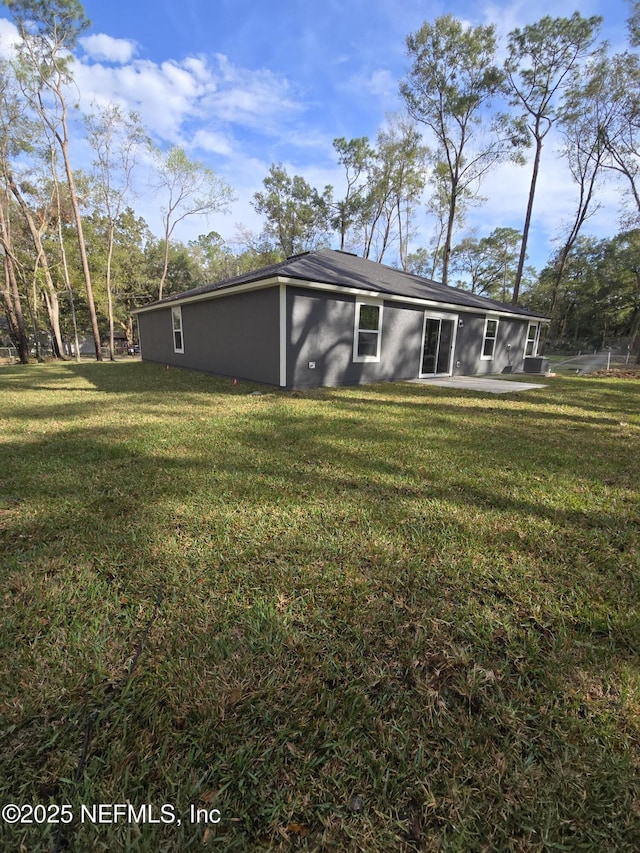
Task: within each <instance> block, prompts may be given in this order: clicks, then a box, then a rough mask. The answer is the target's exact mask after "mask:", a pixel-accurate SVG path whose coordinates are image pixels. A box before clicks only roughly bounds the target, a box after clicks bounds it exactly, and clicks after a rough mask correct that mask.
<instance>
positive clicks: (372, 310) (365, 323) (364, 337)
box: [353, 302, 382, 361]
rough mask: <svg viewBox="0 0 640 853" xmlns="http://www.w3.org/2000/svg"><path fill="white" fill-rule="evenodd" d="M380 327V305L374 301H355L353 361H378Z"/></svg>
mask: <svg viewBox="0 0 640 853" xmlns="http://www.w3.org/2000/svg"><path fill="white" fill-rule="evenodd" d="M381 327H382V305H380V304H378V303H374V302H356V325H355V333H354V339H353V360H354V361H380V329H381Z"/></svg>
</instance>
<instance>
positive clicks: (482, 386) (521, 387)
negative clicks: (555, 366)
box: [409, 376, 545, 394]
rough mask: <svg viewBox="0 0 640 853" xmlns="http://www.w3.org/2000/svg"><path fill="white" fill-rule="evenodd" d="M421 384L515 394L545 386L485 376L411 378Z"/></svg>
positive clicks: (489, 392)
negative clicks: (515, 392)
mask: <svg viewBox="0 0 640 853" xmlns="http://www.w3.org/2000/svg"><path fill="white" fill-rule="evenodd" d="M409 382H417V383H418V384H420V385H438V386H440V387H441V388H462V389H464V390H465V391H484V392H486V393H487V394H513V392H514V391H532V390H534V389H535V388H544V387H545V386H544V385H541V384H539V383H533V382H514V381H513V380H512V379H488V378H486V377H484V376H441V377H435V378H433V379H429V378H427V379H410V380H409Z"/></svg>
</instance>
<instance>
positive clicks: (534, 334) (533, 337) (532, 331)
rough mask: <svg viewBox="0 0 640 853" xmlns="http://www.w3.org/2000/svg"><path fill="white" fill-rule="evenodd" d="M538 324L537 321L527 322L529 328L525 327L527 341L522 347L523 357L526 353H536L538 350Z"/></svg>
mask: <svg viewBox="0 0 640 853" xmlns="http://www.w3.org/2000/svg"><path fill="white" fill-rule="evenodd" d="M539 329H540V326H539V325H538V323H529V328H528V329H527V343H526V346H525V348H524V355H525V358H526V357H527V356H528V355H536V353H537V352H538V331H539Z"/></svg>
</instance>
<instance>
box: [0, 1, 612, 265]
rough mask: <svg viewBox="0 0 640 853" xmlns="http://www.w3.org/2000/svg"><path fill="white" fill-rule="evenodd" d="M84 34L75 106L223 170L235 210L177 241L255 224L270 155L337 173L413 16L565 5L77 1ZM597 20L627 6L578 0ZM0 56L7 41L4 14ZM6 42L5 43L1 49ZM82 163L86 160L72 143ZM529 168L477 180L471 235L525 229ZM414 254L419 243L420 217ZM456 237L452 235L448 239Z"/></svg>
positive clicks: (560, 191) (555, 206)
mask: <svg viewBox="0 0 640 853" xmlns="http://www.w3.org/2000/svg"><path fill="white" fill-rule="evenodd" d="M84 8H85V11H86V14H87V16H88V17H89V18H90V19H91V21H92V26H91V28H90V30H88V31H87V33H86V35H85V37H84V38H83V40H82V43H81V47H80V49H79V50H78V52H77V59H78V62H77V64H76V72H75V77H76V81H77V85H78V89H79V92H80V99H81V104H82V106H83V108H85V109H90V107H91V104H92V103H96V104H106V103H107V102H108V101H110V100H115V101H118V102H120V103H122V104H123V105H125V106H127V107H132V108H134V109H136V110H137V111H138V112H139V113H140V115H141V118H142V119H143V122H144V124H145V126H146V127H147V129H148V131H149V132H150V133H151V135H152V136H153V139H154V141H155V142H156V144H158V145H161V146H169V145H172V144H179V145H181V146H183V147H184V148H185V149H186V150H187V152H188V154H189V155H190V156H191V157H192V158H194V159H197V160H200V161H202V162H204V163H206V164H207V165H208V166H210V167H211V168H213V169H214V170H215V171H216V172H218V173H219V174H221V175H222V176H224V177H225V178H226V179H227V181H228V182H229V183H230V184H231V186H232V187H233V188H234V190H235V193H236V195H237V201H236V202H235V203H234V204H233V207H232V210H231V213H230V214H228V215H226V216H214V217H211V218H210V219H209V220H208V221H195V220H191V221H186V222H185V223H184V224H183V225H182V226H181V227H179V228H178V229H177V231H176V237H177V238H178V239H182V240H185V241H186V240H189V239H193V238H194V237H196V236H197V235H198V234H201V233H205V232H207V231H209V230H212V229H215V230H217V231H219V232H220V233H221V234H222V236H223V237H225V239H227V240H229V241H233V240H234V238H235V237H236V236H237V225H243V226H244V227H246V228H249V229H251V230H253V231H259V230H260V228H261V220H260V218H259V217H258V216H257V214H256V213H255V212H254V211H253V208H252V207H251V204H250V201H251V197H252V195H253V193H254V192H255V191H256V190H259V189H261V188H262V187H261V185H262V180H263V178H264V177H265V176H266V174H267V171H268V169H269V166H270V165H271V163H272V162H282V163H284V164H285V166H286V168H287V170H288V171H289V172H290V173H292V174H301V175H303V176H304V177H305V178H306V179H307V180H308V181H309V182H310V183H312V184H313V185H315V186H317V187H318V188H319V189H321V188H322V187H324V185H325V184H328V183H330V184H333V185H334V186H335V187H336V191H337V192H338V193H339V192H340V190H341V186H342V175H341V171H340V169H339V168H338V166H337V164H336V162H335V155H334V151H333V148H332V141H333V139H334V138H335V137H337V136H345V137H347V138H352V137H356V136H365V135H366V136H369V137H371V138H375V134H376V132H377V130H378V128H379V127H380V126H381V125H382V124H383V123H384V120H385V115H386V114H388V113H394V112H397V111H399V110H401V108H402V103H401V100H400V98H399V95H398V84H399V81H400V80H401V79H402V77H403V76H404V74H405V73H406V71H407V68H408V60H407V57H406V54H405V37H406V35H407V34H408V33H410V32H413V31H415V30H416V29H418V28H419V27H420V25H421V24H422V22H423V21H425V20H428V21H433V20H434V19H435V18H436V17H437V16H438V15H440V14H444V13H451V14H453V15H455V16H457V17H459V18H461V19H463V20H465V21H468V22H469V23H471V24H474V25H476V24H487V23H492V24H495V25H496V28H497V31H498V34H499V35H506V34H507V33H508V32H509V31H510V30H511V29H513V28H514V27H516V26H523V25H525V24H527V23H532V22H534V21H536V20H538V19H539V18H540V17H542V16H543V15H546V14H550V15H552V16H557V15H570V14H571V13H572V12H573V11H574V10H575V8H576V3H575V1H574V2H564V0H556V2H541V3H535V2H534V3H532V2H528V3H525V2H514V3H503V2H487V3H482V2H480V3H467V2H450V3H447V4H444V3H438V2H423V0H415V1H414V2H408V0H323V2H321V3H319V2H315V0H280V2H274V0H180V2H178V0H129V2H123V0H108V2H104V0H87V2H85V3H84ZM580 12H581V13H582V14H583V15H591V14H601V15H603V16H604V18H605V22H604V26H603V30H602V32H603V35H604V36H605V37H606V38H608V39H609V41H610V42H611V44H612V47H613V48H614V49H624V47H625V46H626V26H625V20H626V18H627V16H628V14H629V6H628V4H627V3H626V2H620V0H611V2H608V3H604V2H601V0H598V2H596V0H590V2H583V3H581V4H580ZM0 18H4V19H5V20H1V19H0V50H2V49H5V50H6V44H7V41H8V39H9V38H10V35H11V25H10V24H9V22H8V21H7V20H6V19H7V18H9V13H8V10H6V9H5V8H4V7H2V8H1V9H0ZM3 45H4V46H5V47H4V48H3ZM554 148H555V143H554V140H553V139H550V140H549V144H548V145H547V147H546V148H545V151H544V154H543V172H542V176H541V180H540V188H539V194H538V196H537V198H536V205H535V209H534V227H533V233H532V241H531V251H530V260H531V262H532V263H534V264H535V265H537V266H539V267H540V266H542V265H543V264H544V263H545V261H546V260H547V258H548V256H549V254H550V252H551V250H552V240H553V238H554V237H557V236H558V235H559V234H560V233H561V230H562V223H563V222H564V221H566V219H567V217H568V216H569V215H570V212H571V207H572V198H573V194H572V193H573V187H572V184H571V180H570V178H569V176H568V175H567V174H566V170H565V169H564V168H563V167H562V164H561V163H560V161H559V159H558V157H557V156H556V152H555V150H554ZM74 155H75V157H76V162H77V165H78V166H83V165H85V163H84V160H86V162H87V163H88V161H89V159H90V158H89V152H88V150H86V149H83V146H82V145H81V144H79V145H77V146H76V149H75V152H74ZM529 178H530V168H529V166H525V167H516V166H505V167H503V168H501V169H500V170H499V171H497V172H495V173H493V174H492V176H491V177H490V178H489V179H488V180H487V181H486V182H485V184H484V186H483V187H482V194H483V195H484V196H485V197H486V199H487V200H486V202H485V203H484V204H483V205H482V206H481V207H479V208H478V209H477V210H475V211H473V213H472V216H471V217H470V218H469V220H468V226H469V228H475V229H476V234H477V236H483V235H484V234H487V233H489V232H490V231H491V230H493V228H495V227H498V226H512V227H515V228H521V226H522V220H523V218H524V210H525V204H526V193H527V190H528V183H529ZM139 189H140V196H139V197H138V198H137V199H135V201H134V206H135V207H136V209H137V210H138V212H139V213H140V214H141V215H143V216H144V217H145V219H146V220H147V222H148V223H149V225H150V227H151V228H152V230H153V231H154V232H155V233H157V234H160V213H159V209H158V204H157V201H156V200H154V199H153V197H152V196H151V195H150V194H149V193H148V192H145V188H144V184H140V186H139ZM619 191H620V188H619V186H614V185H608V186H606V187H604V188H603V189H602V191H601V195H600V198H601V202H602V208H601V210H600V211H599V213H598V214H597V215H596V216H595V217H594V218H593V219H592V220H591V221H590V223H589V231H591V233H594V234H597V235H599V236H605V235H607V234H613V233H615V231H616V230H617V227H618V207H619ZM420 227H421V233H420V234H418V235H417V236H416V238H415V239H414V241H413V248H414V249H415V248H417V247H418V246H419V245H426V243H427V242H428V238H429V231H430V227H429V222H428V221H427V220H421V223H420ZM457 236H458V237H461V236H463V234H462V233H459V234H458V235H457Z"/></svg>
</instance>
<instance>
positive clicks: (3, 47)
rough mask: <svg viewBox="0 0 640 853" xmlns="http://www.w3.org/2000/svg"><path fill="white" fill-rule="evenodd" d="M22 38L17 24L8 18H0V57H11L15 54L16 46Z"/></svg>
mask: <svg viewBox="0 0 640 853" xmlns="http://www.w3.org/2000/svg"><path fill="white" fill-rule="evenodd" d="M19 40H20V38H19V36H18V30H17V29H16V26H15V24H12V23H11V21H9V20H7V19H6V18H0V58H2V59H10V58H11V57H12V56H14V54H15V46H16V44H17V42H18V41H19Z"/></svg>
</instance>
